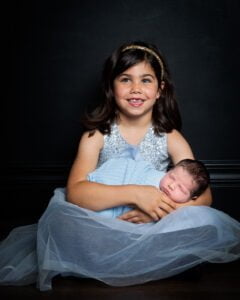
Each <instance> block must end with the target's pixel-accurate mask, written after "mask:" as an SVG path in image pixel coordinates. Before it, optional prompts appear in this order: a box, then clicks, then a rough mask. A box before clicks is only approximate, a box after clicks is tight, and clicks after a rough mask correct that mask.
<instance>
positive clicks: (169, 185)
mask: <svg viewBox="0 0 240 300" xmlns="http://www.w3.org/2000/svg"><path fill="white" fill-rule="evenodd" d="M168 187H169V189H170V190H171V191H173V190H174V183H173V182H172V183H169V184H168Z"/></svg>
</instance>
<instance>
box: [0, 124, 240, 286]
mask: <svg viewBox="0 0 240 300" xmlns="http://www.w3.org/2000/svg"><path fill="white" fill-rule="evenodd" d="M116 141H117V142H118V143H119V147H118V145H116ZM124 145H125V146H126V142H125V141H124V140H123V139H122V138H121V137H120V135H119V132H118V130H117V128H116V127H115V129H114V130H113V131H112V134H111V135H110V136H106V138H105V145H104V149H103V151H102V155H101V157H100V160H101V163H103V162H104V160H105V161H106V160H107V159H109V158H111V157H112V153H113V152H114V151H115V153H116V152H118V150H117V149H118V148H121V147H123V148H124V147H125V146H124ZM156 145H157V146H156ZM138 148H139V149H140V152H141V155H144V152H145V153H146V148H148V151H147V152H148V155H145V157H144V159H148V158H149V156H150V155H149V153H151V157H150V158H149V160H150V162H151V163H152V164H153V165H154V166H155V167H157V166H158V169H159V170H160V169H161V167H160V165H159V163H158V162H159V161H162V163H163V165H165V167H163V169H162V170H163V171H165V169H166V166H167V164H166V161H167V160H168V159H169V158H168V155H167V147H166V135H162V136H161V137H157V136H155V135H154V133H153V130H152V129H151V128H150V129H149V131H148V133H147V134H146V136H145V138H144V139H143V140H142V142H141V143H140V145H139V146H138ZM111 149H112V151H111ZM121 151H122V150H121ZM239 257H240V223H239V222H238V221H236V220H234V219H233V218H231V217H230V216H229V215H227V214H225V213H223V212H221V211H219V210H216V209H214V208H210V207H205V206H188V207H184V208H180V209H178V210H176V211H174V212H173V213H171V214H169V215H167V216H166V217H164V218H163V219H161V220H160V221H158V222H152V223H148V224H133V223H129V222H125V221H122V220H119V219H116V218H106V217H105V216H104V215H101V213H97V212H93V211H90V210H88V209H84V208H81V207H79V206H77V205H74V204H71V203H69V202H67V201H66V196H65V189H63V188H58V189H56V190H55V191H54V195H53V197H52V198H51V200H50V202H49V205H48V207H47V209H46V211H45V212H44V213H43V215H42V217H41V218H40V220H39V222H38V224H33V225H28V226H23V227H18V228H16V229H14V230H13V231H12V232H11V233H10V235H9V236H8V237H7V238H6V239H5V240H4V241H2V242H1V245H0V284H5V285H26V284H30V283H34V282H37V286H38V288H39V289H40V290H42V291H43V290H49V289H51V288H52V278H53V277H54V276H56V275H59V274H61V275H62V276H69V275H73V276H77V277H80V278H84V277H85V278H86V277H87V278H94V279H98V280H100V281H102V282H105V283H106V284H109V285H113V286H128V285H134V284H140V283H144V282H148V281H150V280H157V279H161V278H167V277H170V276H173V275H176V274H178V273H181V272H183V271H185V270H187V269H189V268H191V267H194V266H196V265H198V264H200V263H202V262H205V261H207V262H213V263H223V262H230V261H233V260H236V259H239Z"/></svg>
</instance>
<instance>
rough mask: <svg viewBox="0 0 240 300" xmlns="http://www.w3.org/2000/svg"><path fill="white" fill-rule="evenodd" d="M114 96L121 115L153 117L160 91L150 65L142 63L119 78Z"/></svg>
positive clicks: (115, 81)
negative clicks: (147, 115)
mask: <svg viewBox="0 0 240 300" xmlns="http://www.w3.org/2000/svg"><path fill="white" fill-rule="evenodd" d="M161 85H163V84H161ZM161 88H163V86H161ZM114 96H115V100H116V103H117V106H118V108H119V111H120V113H122V114H124V115H127V116H131V117H133V116H134V117H137V116H139V117H140V116H142V115H146V114H149V116H150V117H151V114H152V109H153V106H154V104H155V102H156V99H157V98H159V97H160V89H159V84H158V80H157V78H156V75H155V73H154V71H153V69H152V67H151V66H150V64H149V63H147V62H145V61H143V62H140V63H138V64H136V65H134V66H132V67H131V68H129V69H127V70H125V71H124V72H123V73H121V74H120V75H119V76H117V77H116V78H115V80H114Z"/></svg>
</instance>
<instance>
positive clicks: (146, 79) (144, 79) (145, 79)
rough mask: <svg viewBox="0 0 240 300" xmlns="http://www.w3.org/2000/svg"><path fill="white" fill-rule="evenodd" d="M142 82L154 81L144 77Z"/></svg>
mask: <svg viewBox="0 0 240 300" xmlns="http://www.w3.org/2000/svg"><path fill="white" fill-rule="evenodd" d="M142 82H143V83H150V82H152V81H151V79H150V78H143V79H142Z"/></svg>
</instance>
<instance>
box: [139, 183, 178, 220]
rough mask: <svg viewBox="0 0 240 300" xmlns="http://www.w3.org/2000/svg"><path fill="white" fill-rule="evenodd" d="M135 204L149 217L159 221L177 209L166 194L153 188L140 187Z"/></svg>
mask: <svg viewBox="0 0 240 300" xmlns="http://www.w3.org/2000/svg"><path fill="white" fill-rule="evenodd" d="M134 204H135V205H136V206H137V207H138V208H139V209H140V210H142V211H143V212H144V213H146V214H147V215H149V217H150V218H151V219H152V220H154V221H158V220H159V219H161V218H162V217H164V216H166V215H167V214H169V213H170V212H172V211H173V210H175V209H176V204H175V202H174V201H172V200H171V199H170V198H169V197H167V195H166V194H164V193H163V192H161V191H160V190H159V189H157V188H156V187H153V186H146V185H144V186H138V187H137V188H136V191H135V201H134Z"/></svg>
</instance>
